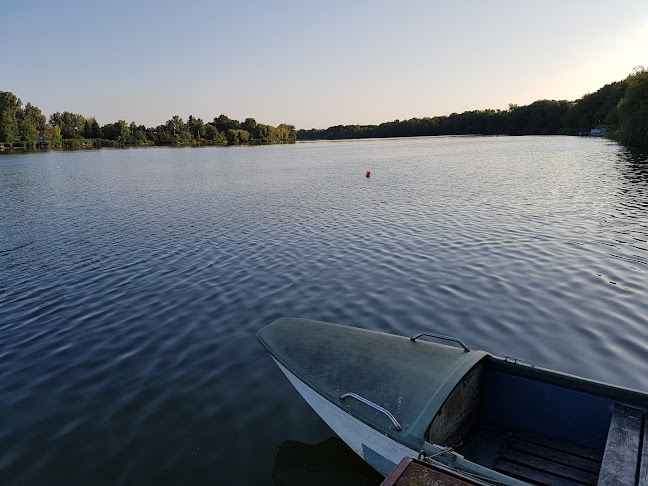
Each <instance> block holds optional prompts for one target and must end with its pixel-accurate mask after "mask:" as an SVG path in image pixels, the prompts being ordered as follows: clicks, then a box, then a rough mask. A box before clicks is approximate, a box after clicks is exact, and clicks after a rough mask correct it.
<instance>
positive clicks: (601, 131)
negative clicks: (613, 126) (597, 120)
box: [589, 127, 607, 137]
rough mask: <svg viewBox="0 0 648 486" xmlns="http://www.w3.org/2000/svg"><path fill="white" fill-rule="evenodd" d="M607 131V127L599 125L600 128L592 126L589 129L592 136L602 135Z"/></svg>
mask: <svg viewBox="0 0 648 486" xmlns="http://www.w3.org/2000/svg"><path fill="white" fill-rule="evenodd" d="M606 132H607V128H605V127H601V128H592V129H591V130H590V133H589V134H590V136H592V137H603V136H604V135H605V133H606Z"/></svg>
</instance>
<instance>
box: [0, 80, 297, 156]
mask: <svg viewBox="0 0 648 486" xmlns="http://www.w3.org/2000/svg"><path fill="white" fill-rule="evenodd" d="M296 138H297V136H296V131H295V127H294V126H293V125H287V124H281V125H279V126H277V127H274V126H271V125H265V124H263V123H257V122H256V120H255V119H254V118H246V119H245V121H243V122H240V121H238V120H234V119H231V118H229V117H227V116H226V115H220V116H218V117H216V118H214V119H213V121H211V122H207V123H205V122H203V120H201V119H200V118H195V117H194V116H191V115H190V116H189V118H188V119H187V121H186V122H185V121H184V120H183V119H182V118H181V117H179V116H177V115H176V116H174V117H172V118H171V119H170V120H167V122H166V123H164V124H163V125H159V126H157V127H148V128H147V127H145V126H144V125H137V124H136V123H135V122H131V123H130V124H129V123H127V122H126V121H125V120H118V121H116V122H115V123H108V124H106V125H103V126H102V125H99V123H98V122H97V120H96V119H95V118H94V117H88V118H86V117H84V116H83V115H79V114H76V113H71V112H69V111H64V112H63V113H60V112H56V113H54V114H52V115H51V116H50V117H49V119H47V118H46V117H45V115H43V113H42V112H41V110H40V109H39V108H38V107H36V106H33V105H32V104H31V103H27V105H25V107H24V108H23V107H22V101H21V100H20V99H19V98H18V97H17V96H16V95H14V94H13V93H11V92H9V91H0V148H1V147H17V148H18V147H23V148H31V147H64V148H75V147H88V146H92V147H102V146H144V145H196V144H201V143H202V144H206V145H239V144H250V143H259V144H261V143H263V144H265V143H294V142H295V140H296Z"/></svg>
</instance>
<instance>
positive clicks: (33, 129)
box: [19, 103, 46, 140]
mask: <svg viewBox="0 0 648 486" xmlns="http://www.w3.org/2000/svg"><path fill="white" fill-rule="evenodd" d="M21 118H22V119H21V120H20V122H19V129H20V139H21V140H38V135H39V134H40V133H42V132H43V130H45V121H46V118H45V115H43V114H42V113H41V111H40V109H38V108H37V107H36V106H34V105H32V104H31V103H27V105H26V106H25V109H24V110H23V112H22V117H21Z"/></svg>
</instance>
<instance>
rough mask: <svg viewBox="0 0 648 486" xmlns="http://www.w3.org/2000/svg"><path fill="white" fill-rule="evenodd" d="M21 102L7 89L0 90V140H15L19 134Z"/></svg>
mask: <svg viewBox="0 0 648 486" xmlns="http://www.w3.org/2000/svg"><path fill="white" fill-rule="evenodd" d="M21 105H22V102H21V101H20V99H19V98H18V97H16V95H15V94H13V93H11V92H9V91H0V142H15V141H16V140H17V139H18V138H19V136H20V127H19V125H18V122H19V121H20V119H21V118H22V111H21V110H20V107H21Z"/></svg>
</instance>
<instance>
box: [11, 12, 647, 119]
mask: <svg viewBox="0 0 648 486" xmlns="http://www.w3.org/2000/svg"><path fill="white" fill-rule="evenodd" d="M0 12H1V13H0V18H1V20H0V46H1V47H2V52H3V56H2V63H0V91H11V92H12V93H14V94H15V95H16V96H18V97H19V98H20V99H21V100H22V101H23V104H26V103H27V102H31V103H32V104H33V105H36V106H37V107H39V108H40V109H41V110H42V111H43V113H44V114H45V115H47V116H48V117H49V115H51V114H52V113H54V112H56V111H60V112H63V111H71V112H73V113H80V114H82V115H84V116H86V117H90V116H94V117H95V118H96V119H97V121H98V122H99V124H100V125H104V124H107V123H113V122H115V121H117V120H119V119H123V120H126V121H127V122H128V123H130V122H131V121H135V123H136V124H138V125H142V124H143V125H146V126H157V125H160V124H163V123H165V122H166V120H168V119H170V118H171V117H172V116H173V115H180V116H181V117H183V118H184V119H186V118H187V117H188V116H189V115H193V116H194V117H196V118H201V119H203V121H205V122H207V121H211V120H212V119H213V118H214V117H217V116H219V115H220V114H222V113H223V114H226V115H227V116H229V117H230V118H235V119H238V120H244V119H245V118H248V117H251V118H254V119H256V120H257V122H260V123H266V124H270V125H274V126H276V125H279V124H280V123H289V124H292V125H295V126H296V127H297V128H298V129H299V128H306V129H309V128H326V127H328V126H332V125H340V124H342V125H347V124H379V123H382V122H386V121H392V120H395V119H400V120H404V119H409V118H413V117H425V116H439V115H448V114H450V113H453V112H457V113H461V112H463V111H467V110H475V109H485V108H493V109H506V108H507V107H508V105H509V104H511V103H512V104H518V105H525V104H529V103H532V102H533V101H536V100H539V99H566V100H576V99H578V98H580V97H581V96H583V95H584V94H586V93H588V92H594V91H596V90H597V89H599V88H601V87H602V86H604V85H605V84H608V83H611V82H614V81H618V80H621V79H624V78H625V77H626V76H627V75H628V74H630V73H631V72H632V70H633V68H634V67H635V66H637V65H643V66H645V67H648V1H647V0H634V1H630V0H617V1H615V2H611V1H609V0H606V1H599V0H590V1H580V0H561V1H554V0H543V1H541V2H532V1H528V0H515V1H498V0H490V1H483V0H481V1H472V0H463V1H460V2H459V1H457V2H450V1H447V0H446V1H437V0H427V1H410V0H398V1H389V2H387V1H380V0H372V1H362V0H356V1H353V0H346V1H336V0H330V1H326V2H313V1H307V0H300V1H281V0H277V1H273V2H269V1H257V0H247V1H239V2H234V1H231V2H220V1H217V0H204V1H203V0H184V1H183V2H179V1H177V0H176V1H167V0H155V1H153V0H139V1H138V0H128V1H122V0H112V1H110V2H108V1H102V2H99V1H96V0H83V1H77V0H58V1H56V2H52V1H51V0H0Z"/></svg>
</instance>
